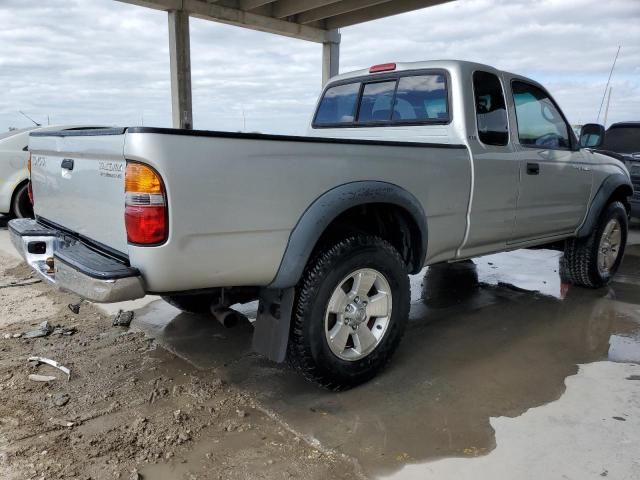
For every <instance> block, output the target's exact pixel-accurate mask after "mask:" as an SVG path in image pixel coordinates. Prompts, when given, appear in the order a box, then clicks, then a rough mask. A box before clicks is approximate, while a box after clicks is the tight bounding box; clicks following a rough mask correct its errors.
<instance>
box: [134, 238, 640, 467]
mask: <svg viewBox="0 0 640 480" xmlns="http://www.w3.org/2000/svg"><path fill="white" fill-rule="evenodd" d="M559 258H560V254H559V253H558V252H554V251H549V250H520V251H516V252H510V253H504V254H498V255H491V256H487V257H483V258H480V259H476V260H474V261H473V262H471V261H468V262H462V263H457V264H450V265H442V266H436V267H432V268H428V269H426V271H425V272H423V274H422V275H418V276H414V277H412V309H411V315H410V320H411V321H410V323H409V327H408V329H407V333H406V335H405V338H404V339H403V342H402V343H401V346H400V349H399V350H398V352H397V354H396V356H395V357H394V360H393V362H392V363H391V365H390V366H389V368H388V369H387V370H385V372H384V373H383V374H382V375H380V376H379V377H378V378H376V379H375V380H374V381H372V382H370V383H368V384H366V385H364V386H361V387H359V388H356V389H353V390H351V391H347V392H343V393H339V394H335V393H330V392H326V391H324V390H322V389H320V388H316V387H315V386H314V385H311V384H309V383H307V382H305V381H304V380H303V379H301V378H300V376H299V375H298V374H296V373H295V372H294V371H290V370H288V369H287V368H286V367H282V366H278V365H275V364H272V363H270V362H267V361H265V360H263V359H262V358H260V357H259V356H257V355H255V354H253V353H251V351H250V344H251V334H252V327H251V325H249V324H248V323H247V324H246V325H241V326H239V327H236V328H234V329H224V328H222V327H221V326H219V325H218V324H217V323H216V322H215V320H212V319H210V318H207V317H200V316H197V315H191V314H186V313H181V312H179V311H178V310H176V309H174V308H173V307H170V306H169V305H167V304H164V303H163V302H162V301H157V302H152V303H151V304H149V305H148V306H147V307H145V308H143V309H142V310H140V311H139V312H138V314H137V316H136V320H135V322H136V325H137V326H138V327H139V328H142V329H143V330H145V331H147V332H148V333H149V334H151V335H153V336H154V337H156V338H157V339H158V341H159V342H160V343H161V344H163V345H164V346H165V347H166V348H168V349H170V350H172V351H173V352H175V353H176V354H178V355H179V356H180V357H182V358H185V359H187V360H188V361H189V362H191V363H193V364H194V365H196V366H197V367H199V368H203V369H207V368H215V369H216V371H217V373H218V374H221V375H222V376H223V377H224V378H226V380H227V381H229V382H231V383H233V384H235V385H238V386H240V387H242V388H244V389H246V390H247V391H250V392H252V393H253V394H255V395H256V397H257V398H258V399H259V400H260V401H261V402H262V403H263V404H264V405H265V406H266V407H267V408H268V409H270V410H272V411H273V412H275V414H277V415H278V416H279V417H280V418H281V419H282V420H283V421H285V422H286V423H287V424H289V426H290V427H291V428H292V429H294V430H296V431H297V432H299V433H301V434H302V435H304V436H306V437H307V438H309V439H311V440H312V441H318V442H320V444H321V445H323V446H324V447H326V448H332V449H336V450H338V451H340V452H343V453H345V454H347V455H350V456H353V457H355V458H357V459H358V460H359V462H360V464H361V465H362V466H363V468H364V470H365V471H366V472H367V473H368V474H370V475H374V476H384V475H388V474H393V473H396V474H398V475H399V476H398V478H404V477H403V475H402V473H403V467H404V466H405V465H406V464H421V463H424V462H429V461H432V460H435V459H441V458H443V457H475V456H478V455H484V454H487V453H489V452H491V451H492V450H494V449H495V448H496V435H495V430H494V427H493V426H492V423H491V419H492V418H495V417H517V416H519V415H522V414H523V413H524V412H526V411H527V410H528V409H531V408H533V407H538V406H541V405H545V404H548V403H550V402H554V401H556V400H558V399H559V398H561V396H562V395H563V394H564V392H565V389H566V387H565V380H566V379H567V377H569V376H572V375H575V374H576V373H577V372H578V366H579V365H581V364H589V363H592V362H598V361H607V360H608V361H611V362H640V294H639V293H638V285H639V284H640V248H638V247H630V248H629V251H628V255H627V257H626V258H625V261H624V264H623V267H622V269H621V271H620V275H619V276H618V278H617V279H616V281H615V282H613V283H612V285H611V286H610V288H606V289H602V290H595V291H593V290H585V289H580V288H573V287H569V286H568V285H564V284H562V283H561V281H560V276H559V274H558V260H559ZM244 309H245V311H246V312H247V313H248V314H249V315H251V314H252V313H254V312H252V311H251V310H252V309H255V305H249V306H248V307H245V308H244ZM638 388H640V383H638ZM637 440H638V439H636V441H637ZM407 478H408V477H407ZM411 478H420V477H419V476H418V477H411Z"/></svg>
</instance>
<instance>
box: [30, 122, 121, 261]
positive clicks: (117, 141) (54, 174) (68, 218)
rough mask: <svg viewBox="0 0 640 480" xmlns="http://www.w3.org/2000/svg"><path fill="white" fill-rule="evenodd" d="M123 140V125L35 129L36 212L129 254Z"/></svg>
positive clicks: (32, 146) (33, 177) (32, 143)
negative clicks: (125, 213) (52, 130)
mask: <svg viewBox="0 0 640 480" xmlns="http://www.w3.org/2000/svg"><path fill="white" fill-rule="evenodd" d="M124 138H125V129H122V128H118V129H100V130H72V131H63V132H37V133H36V132H34V133H32V134H31V136H30V137H29V150H31V183H32V188H33V197H34V209H35V213H36V215H37V216H38V217H42V218H44V219H45V220H49V221H51V222H54V223H56V224H57V225H59V226H61V227H63V228H65V229H67V230H70V231H72V232H76V233H79V234H80V235H83V236H85V237H87V238H89V239H91V240H94V241H96V242H99V243H101V244H104V245H106V246H108V247H111V248H113V249H115V250H118V251H120V252H123V253H126V252H127V234H126V230H125V224H124V173H125V168H126V162H125V159H124V156H123V149H124Z"/></svg>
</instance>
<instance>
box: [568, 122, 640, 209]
mask: <svg viewBox="0 0 640 480" xmlns="http://www.w3.org/2000/svg"><path fill="white" fill-rule="evenodd" d="M580 143H581V145H582V146H584V147H591V148H595V149H597V151H599V152H601V153H605V154H608V155H613V156H614V157H615V158H617V159H619V160H622V161H623V162H624V163H625V165H626V166H627V169H628V170H629V173H630V174H631V182H632V183H633V189H634V192H633V197H631V216H633V217H640V122H619V123H614V124H613V125H611V126H610V127H609V128H608V129H607V131H606V132H605V130H604V127H603V126H602V125H598V124H595V123H591V124H587V125H585V126H584V127H582V129H581V131H580Z"/></svg>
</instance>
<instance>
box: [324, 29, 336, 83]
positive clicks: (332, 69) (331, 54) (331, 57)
mask: <svg viewBox="0 0 640 480" xmlns="http://www.w3.org/2000/svg"><path fill="white" fill-rule="evenodd" d="M339 72H340V33H339V32H338V30H331V31H330V32H329V36H328V39H327V41H325V42H323V43H322V85H323V86H324V85H326V84H327V82H328V81H329V79H330V78H331V77H333V76H334V75H337V74H338V73H339Z"/></svg>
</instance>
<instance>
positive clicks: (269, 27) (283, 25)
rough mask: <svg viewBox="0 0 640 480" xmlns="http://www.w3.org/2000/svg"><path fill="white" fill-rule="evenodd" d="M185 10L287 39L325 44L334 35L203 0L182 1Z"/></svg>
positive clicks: (201, 16) (318, 29)
mask: <svg viewBox="0 0 640 480" xmlns="http://www.w3.org/2000/svg"><path fill="white" fill-rule="evenodd" d="M182 1H183V8H184V10H185V11H186V12H188V13H189V15H191V16H193V17H197V18H202V19H204V20H213V21H216V22H221V23H227V24H229V25H236V26H240V27H246V28H251V29H253V30H259V31H261V32H269V33H277V34H280V35H285V36H287V37H292V38H299V39H302V40H309V41H311V42H317V43H323V42H325V41H330V40H331V39H332V34H331V33H330V32H327V31H325V30H322V29H320V28H315V27H310V26H308V25H300V24H297V23H293V22H287V21H285V20H280V19H278V18H271V17H265V16H263V15H257V14H255V13H251V12H245V11H243V10H238V9H235V8H229V7H223V6H221V5H213V4H210V3H206V2H204V1H203V0H182Z"/></svg>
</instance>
